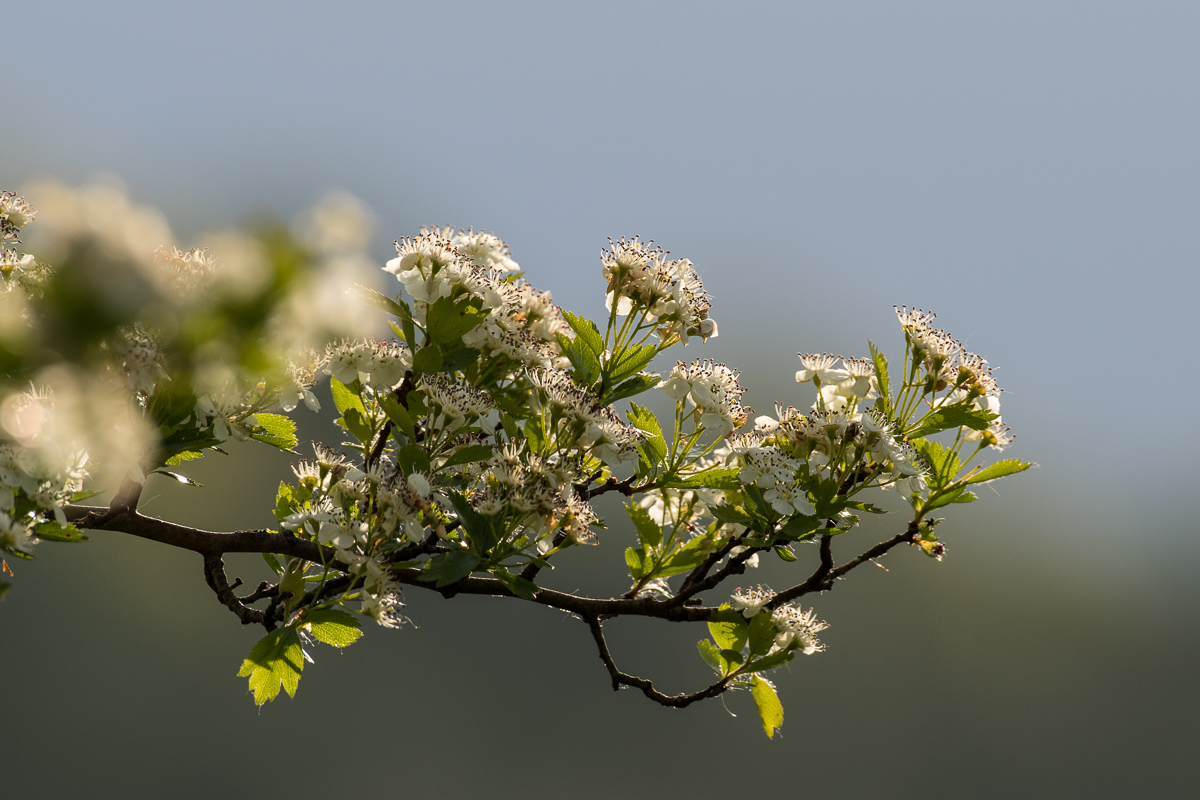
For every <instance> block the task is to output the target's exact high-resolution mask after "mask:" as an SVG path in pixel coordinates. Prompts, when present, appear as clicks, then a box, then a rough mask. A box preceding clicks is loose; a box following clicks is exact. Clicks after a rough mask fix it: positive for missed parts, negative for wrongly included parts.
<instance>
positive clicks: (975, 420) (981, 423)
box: [908, 401, 999, 439]
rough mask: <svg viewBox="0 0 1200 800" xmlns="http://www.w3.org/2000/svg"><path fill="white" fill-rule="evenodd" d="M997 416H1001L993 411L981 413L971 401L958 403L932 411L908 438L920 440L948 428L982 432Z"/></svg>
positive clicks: (909, 433)
mask: <svg viewBox="0 0 1200 800" xmlns="http://www.w3.org/2000/svg"><path fill="white" fill-rule="evenodd" d="M997 416H999V415H998V414H995V413H993V412H991V411H981V410H979V409H977V408H975V407H974V406H973V405H971V403H970V402H969V401H968V402H962V403H957V404H955V405H952V406H946V407H945V408H939V409H937V410H935V411H930V412H929V413H928V414H926V415H925V418H924V419H922V420H921V421H920V423H919V424H918V425H917V426H916V427H914V428H913V429H912V430H910V431H908V436H909V438H911V439H919V438H923V437H925V436H929V435H931V434H934V433H937V432H938V431H944V430H946V429H947V428H958V427H967V428H971V429H972V430H976V431H982V430H986V429H987V427H988V426H989V425H991V424H992V420H994V419H996V417H997Z"/></svg>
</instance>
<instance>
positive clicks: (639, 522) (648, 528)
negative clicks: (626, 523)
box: [625, 500, 662, 550]
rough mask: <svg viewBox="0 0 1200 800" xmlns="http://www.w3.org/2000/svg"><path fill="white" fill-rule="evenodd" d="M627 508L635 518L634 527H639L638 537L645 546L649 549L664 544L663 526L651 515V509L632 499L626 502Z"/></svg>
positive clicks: (633, 518) (632, 518)
mask: <svg viewBox="0 0 1200 800" xmlns="http://www.w3.org/2000/svg"><path fill="white" fill-rule="evenodd" d="M625 510H626V511H628V512H629V518H630V519H631V520H633V527H635V528H636V529H637V534H638V539H640V540H641V542H642V546H643V547H645V548H646V549H647V550H649V549H651V548H654V547H658V546H659V545H660V544H662V528H660V527H659V526H658V523H657V522H655V521H654V519H653V518H652V517H651V516H650V512H649V511H647V510H646V509H644V508H642V507H641V506H640V505H639V504H638V503H636V502H634V501H632V500H631V501H629V502H628V503H626V504H625Z"/></svg>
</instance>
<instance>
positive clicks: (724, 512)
mask: <svg viewBox="0 0 1200 800" xmlns="http://www.w3.org/2000/svg"><path fill="white" fill-rule="evenodd" d="M708 511H709V513H710V514H712V515H713V517H714V518H715V519H716V520H717V522H722V523H725V524H728V525H745V526H746V527H747V528H748V527H750V526H751V525H753V524H754V518H753V517H751V516H749V515H748V514H746V513H745V512H743V511H742V510H741V509H739V508H735V507H734V506H731V505H728V504H725V503H722V504H721V505H719V506H710V507H709V509H708Z"/></svg>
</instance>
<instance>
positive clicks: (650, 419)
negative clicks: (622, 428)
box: [626, 403, 667, 466]
mask: <svg viewBox="0 0 1200 800" xmlns="http://www.w3.org/2000/svg"><path fill="white" fill-rule="evenodd" d="M626 417H628V419H629V424H631V425H633V426H634V427H635V428H637V429H638V430H640V431H644V432H645V433H647V434H649V436H648V437H647V438H645V439H643V440H642V441H641V442H640V443H639V444H638V446H639V447H642V448H646V449H647V451H648V455H649V456H650V457H651V458H650V461H651V462H652V464H653V465H655V466H657V465H658V464H659V463H661V462H662V460H663V459H664V458H665V457H666V455H667V443H666V440H665V439H663V432H662V426H661V425H659V424H658V417H656V416H654V412H653V411H651V410H650V409H648V408H646V407H645V406H639V405H638V404H637V403H630V404H629V413H628V414H626Z"/></svg>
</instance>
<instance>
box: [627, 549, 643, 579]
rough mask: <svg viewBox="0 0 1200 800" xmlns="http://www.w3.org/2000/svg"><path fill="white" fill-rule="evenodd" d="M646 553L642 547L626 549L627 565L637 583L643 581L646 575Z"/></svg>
mask: <svg viewBox="0 0 1200 800" xmlns="http://www.w3.org/2000/svg"><path fill="white" fill-rule="evenodd" d="M645 558H646V551H645V550H642V549H641V548H640V547H639V548H637V549H635V548H632V547H627V548H625V563H626V565H628V567H629V576H630V577H631V578H633V579H634V580H635V581H638V580H641V579H642V578H643V577H644V576H645V574H646V562H645Z"/></svg>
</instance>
